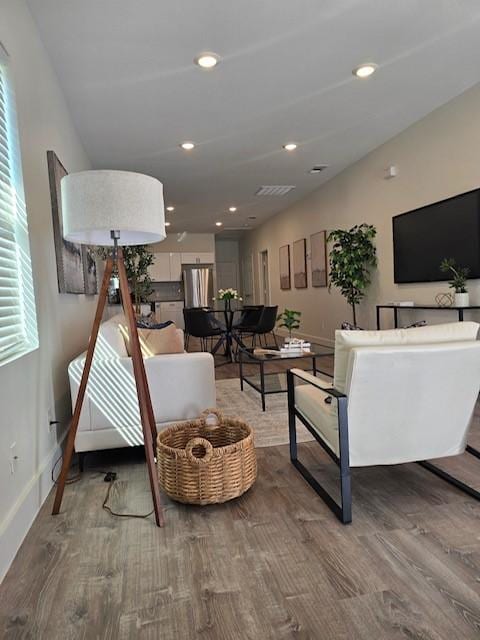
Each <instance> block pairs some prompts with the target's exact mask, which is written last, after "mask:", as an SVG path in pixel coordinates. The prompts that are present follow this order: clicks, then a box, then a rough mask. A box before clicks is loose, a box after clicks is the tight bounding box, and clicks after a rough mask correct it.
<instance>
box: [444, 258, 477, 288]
mask: <svg viewBox="0 0 480 640" xmlns="http://www.w3.org/2000/svg"><path fill="white" fill-rule="evenodd" d="M440 271H442V272H443V273H450V274H451V278H452V279H451V280H450V281H449V283H448V284H449V286H450V288H451V289H455V293H467V278H468V274H469V273H470V269H468V267H459V266H457V263H456V262H455V260H454V259H453V258H444V259H443V260H442V262H441V263H440Z"/></svg>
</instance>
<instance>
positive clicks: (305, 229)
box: [241, 85, 480, 341]
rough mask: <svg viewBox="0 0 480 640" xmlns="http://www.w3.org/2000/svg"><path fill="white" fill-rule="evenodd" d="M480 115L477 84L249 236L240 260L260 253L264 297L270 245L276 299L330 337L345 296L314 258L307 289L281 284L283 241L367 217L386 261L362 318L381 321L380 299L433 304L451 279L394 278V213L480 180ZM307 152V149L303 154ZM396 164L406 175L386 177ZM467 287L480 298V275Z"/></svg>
mask: <svg viewBox="0 0 480 640" xmlns="http://www.w3.org/2000/svg"><path fill="white" fill-rule="evenodd" d="M479 114H480V85H476V86H475V87H474V88H472V89H470V90H469V91H467V92H466V93H464V94H462V95H461V96H459V97H458V98H456V99H454V100H452V101H451V102H449V103H448V104H446V105H444V106H443V107H441V108H439V109H437V110H436V111H434V112H432V113H431V114H429V115H428V116H427V117H425V118H424V119H422V120H420V121H419V122H417V123H416V124H414V125H413V126H411V127H409V128H408V129H406V130H405V131H404V132H402V133H401V134H399V135H398V136H396V137H395V138H393V139H391V140H390V141H388V142H387V143H386V144H384V145H382V146H381V147H379V148H378V149H376V150H374V151H373V152H371V153H370V154H369V155H367V156H366V157H364V158H363V159H362V160H360V161H359V162H357V163H356V164H354V165H353V166H351V167H349V168H348V169H347V170H345V171H343V172H342V173H341V174H339V175H338V176H336V177H335V178H333V179H332V180H330V181H329V182H327V183H326V184H325V185H323V186H322V187H321V188H319V189H318V190H317V191H315V192H314V193H313V194H312V195H310V196H309V197H307V198H305V199H304V200H302V201H300V202H298V203H297V204H295V205H294V206H292V207H290V208H289V209H287V210H285V211H283V212H281V213H279V214H277V215H276V216H274V217H273V218H271V219H270V220H267V221H266V222H265V223H264V224H263V225H262V226H260V227H259V228H258V229H256V230H253V231H251V232H249V233H248V234H247V235H246V236H244V238H243V239H242V242H241V254H242V257H241V259H242V260H243V261H244V260H246V259H248V257H249V256H250V255H253V256H254V261H253V262H254V265H255V274H254V282H255V288H256V294H257V299H258V281H259V278H258V253H259V252H260V251H262V250H264V249H268V252H269V269H270V287H271V300H272V303H274V304H279V306H280V307H281V308H283V307H285V306H287V307H289V308H293V309H297V310H299V311H301V312H302V314H303V315H302V326H301V330H300V331H301V333H302V334H304V335H306V336H308V337H311V338H313V339H317V340H320V341H329V340H331V339H332V338H333V335H334V331H335V329H336V328H338V327H339V326H340V324H341V322H342V321H343V320H351V311H350V309H349V307H348V306H347V304H346V302H345V300H344V299H343V298H342V297H341V295H340V294H339V292H338V291H334V290H332V293H331V294H329V293H328V290H327V289H317V288H312V287H311V275H310V264H308V270H309V273H308V282H309V285H308V288H307V289H295V288H293V284H292V289H291V290H290V291H281V290H280V284H279V274H278V250H279V247H280V246H282V245H284V244H287V243H290V245H291V244H292V243H293V241H295V240H298V239H299V238H307V251H309V241H310V234H313V233H315V232H317V231H321V230H322V229H327V230H331V229H335V228H350V227H351V226H353V225H354V224H357V223H360V222H367V223H370V224H373V225H375V226H376V228H377V233H378V235H377V239H376V245H377V252H378V259H379V266H378V269H377V271H376V273H375V275H374V278H373V282H372V286H371V287H370V290H369V293H368V297H367V298H366V299H365V300H364V302H363V303H362V304H361V307H360V313H359V316H358V323H359V324H360V325H361V326H364V327H369V328H374V326H375V304H377V303H381V302H387V301H391V300H402V299H403V300H414V301H415V302H417V303H426V304H434V299H435V295H436V294H437V293H438V292H440V291H447V289H448V287H447V283H442V282H441V283H434V284H413V285H395V284H394V282H393V243H392V217H393V216H395V215H397V214H399V213H402V212H405V211H409V210H411V209H415V208H417V207H420V206H422V205H425V204H428V203H431V202H435V201H437V200H441V199H443V198H447V197H449V196H452V195H455V194H458V193H461V192H464V191H468V190H470V189H474V188H476V187H479V186H480V118H479ZM300 154H301V149H300V150H299V161H301V156H300ZM391 164H395V165H397V166H398V169H399V175H398V176H397V177H396V178H393V179H390V180H385V179H384V170H385V168H386V167H388V166H389V165H391ZM290 250H291V251H292V247H291V249H290ZM468 288H469V290H470V296H471V301H472V303H480V281H478V280H475V281H469V287H468ZM385 313H387V312H385ZM401 313H402V314H403V315H402V316H401V318H402V319H405V322H407V321H409V318H410V317H412V318H413V317H415V318H416V319H420V318H424V317H426V318H427V319H428V320H429V321H432V322H439V321H445V322H446V321H452V320H455V319H456V315H455V313H454V312H452V311H449V312H443V311H442V312H434V313H433V314H430V315H426V314H422V315H420V312H411V311H410V312H408V311H402V312H401ZM473 313H474V312H472V314H473ZM473 317H476V318H477V319H479V320H480V314H477V315H476V316H473ZM385 320H387V317H386V316H385ZM385 326H387V324H386V325H385Z"/></svg>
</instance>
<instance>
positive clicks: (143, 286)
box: [98, 244, 155, 314]
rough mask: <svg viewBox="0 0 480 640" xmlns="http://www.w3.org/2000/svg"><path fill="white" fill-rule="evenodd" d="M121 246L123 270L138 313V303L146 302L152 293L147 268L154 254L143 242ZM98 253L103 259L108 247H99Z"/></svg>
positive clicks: (105, 256)
mask: <svg viewBox="0 0 480 640" xmlns="http://www.w3.org/2000/svg"><path fill="white" fill-rule="evenodd" d="M122 248H123V258H124V262H125V271H126V272H127V279H128V284H129V285H130V291H131V292H132V295H133V302H134V304H135V312H136V313H137V314H139V313H140V310H141V307H140V305H141V304H142V302H148V298H149V296H150V295H151V294H152V293H153V288H152V279H151V278H150V275H149V273H148V268H149V267H150V266H151V265H152V264H153V263H154V261H155V256H154V255H153V253H152V252H151V251H150V249H149V248H148V247H147V245H144V244H137V245H133V246H126V247H122ZM98 255H99V256H100V257H101V258H103V259H104V260H105V259H106V258H107V257H108V255H109V249H107V248H106V247H99V248H98Z"/></svg>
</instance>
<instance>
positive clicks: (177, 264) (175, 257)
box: [170, 253, 182, 282]
mask: <svg viewBox="0 0 480 640" xmlns="http://www.w3.org/2000/svg"><path fill="white" fill-rule="evenodd" d="M181 279H182V254H181V253H171V254H170V280H171V281H172V282H180V280H181Z"/></svg>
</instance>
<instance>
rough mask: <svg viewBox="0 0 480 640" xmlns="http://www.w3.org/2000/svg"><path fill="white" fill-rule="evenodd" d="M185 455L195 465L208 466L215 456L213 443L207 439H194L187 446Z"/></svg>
mask: <svg viewBox="0 0 480 640" xmlns="http://www.w3.org/2000/svg"><path fill="white" fill-rule="evenodd" d="M198 454H200V455H198ZM185 455H186V457H187V460H188V461H189V462H192V463H193V464H198V465H201V464H207V462H210V460H211V458H212V456H213V446H212V443H211V442H209V441H208V440H207V439H206V438H192V439H191V440H189V441H188V442H187V444H186V446H185Z"/></svg>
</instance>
